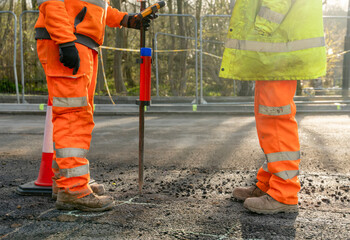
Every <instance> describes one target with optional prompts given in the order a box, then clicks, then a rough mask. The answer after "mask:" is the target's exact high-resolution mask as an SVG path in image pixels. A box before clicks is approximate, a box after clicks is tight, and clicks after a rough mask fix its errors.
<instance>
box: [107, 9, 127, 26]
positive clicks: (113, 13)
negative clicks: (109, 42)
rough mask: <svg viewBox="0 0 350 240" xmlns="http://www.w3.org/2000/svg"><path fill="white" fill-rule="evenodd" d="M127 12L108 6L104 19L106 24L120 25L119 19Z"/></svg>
mask: <svg viewBox="0 0 350 240" xmlns="http://www.w3.org/2000/svg"><path fill="white" fill-rule="evenodd" d="M127 14H128V13H127V12H120V11H119V10H118V9H116V8H112V7H111V6H108V9H107V19H106V24H107V26H109V27H120V26H121V25H120V23H121V21H122V20H123V18H124V16H125V15H127Z"/></svg>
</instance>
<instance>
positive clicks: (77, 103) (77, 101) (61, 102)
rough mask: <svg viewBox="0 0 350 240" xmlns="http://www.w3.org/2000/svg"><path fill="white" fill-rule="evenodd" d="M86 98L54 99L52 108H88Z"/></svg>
mask: <svg viewBox="0 0 350 240" xmlns="http://www.w3.org/2000/svg"><path fill="white" fill-rule="evenodd" d="M87 105H88V103H87V98H86V97H76V98H60V97H53V101H52V106H54V107H84V106H87Z"/></svg>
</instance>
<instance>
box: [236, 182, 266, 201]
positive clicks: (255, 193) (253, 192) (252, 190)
mask: <svg viewBox="0 0 350 240" xmlns="http://www.w3.org/2000/svg"><path fill="white" fill-rule="evenodd" d="M265 194H266V193H265V192H263V191H261V190H260V188H258V187H257V186H251V187H237V188H234V189H233V193H232V195H233V197H234V198H236V199H237V200H241V201H244V200H246V199H247V198H251V197H261V196H263V195H265Z"/></svg>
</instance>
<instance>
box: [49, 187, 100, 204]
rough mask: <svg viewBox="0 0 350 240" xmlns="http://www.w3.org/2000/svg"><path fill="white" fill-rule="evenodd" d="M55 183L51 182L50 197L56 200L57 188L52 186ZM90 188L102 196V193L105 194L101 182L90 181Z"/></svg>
mask: <svg viewBox="0 0 350 240" xmlns="http://www.w3.org/2000/svg"><path fill="white" fill-rule="evenodd" d="M54 185H55V184H52V195H51V197H52V199H54V200H56V199H57V193H58V188H57V187H54ZM90 187H91V190H92V192H93V193H95V194H97V195H99V196H102V195H103V194H105V186H104V185H103V184H99V183H92V184H91V185H90Z"/></svg>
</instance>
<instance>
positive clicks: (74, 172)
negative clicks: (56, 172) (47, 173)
mask: <svg viewBox="0 0 350 240" xmlns="http://www.w3.org/2000/svg"><path fill="white" fill-rule="evenodd" d="M88 173H89V164H86V165H82V166H79V167H75V168H66V169H60V175H61V176H63V177H66V178H71V177H79V176H83V175H85V174H88Z"/></svg>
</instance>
